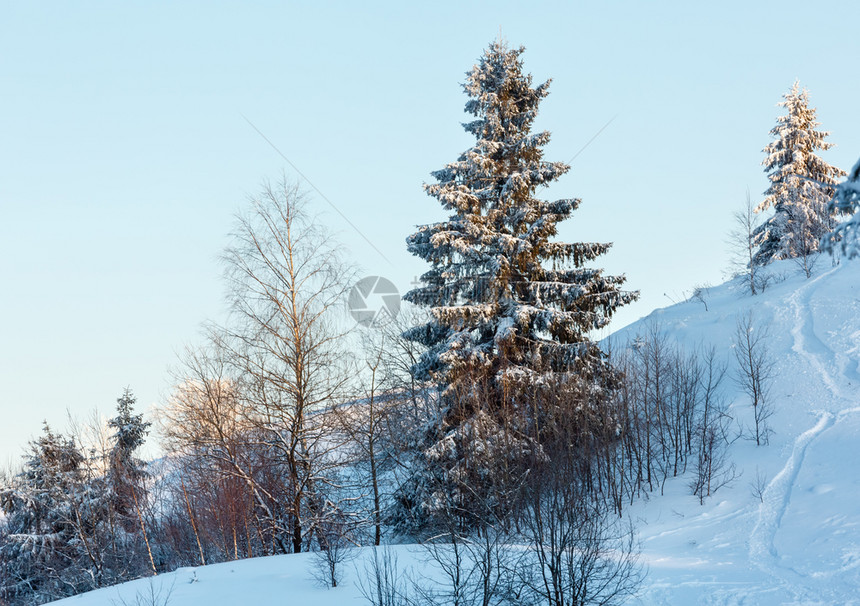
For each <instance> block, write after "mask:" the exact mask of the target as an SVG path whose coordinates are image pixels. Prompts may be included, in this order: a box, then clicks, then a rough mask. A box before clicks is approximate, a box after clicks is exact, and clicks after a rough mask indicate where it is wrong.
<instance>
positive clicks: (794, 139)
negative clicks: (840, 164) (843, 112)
mask: <svg viewBox="0 0 860 606" xmlns="http://www.w3.org/2000/svg"><path fill="white" fill-rule="evenodd" d="M778 105H779V106H780V107H784V108H786V110H787V111H786V114H785V115H783V116H779V117H778V118H777V121H776V126H774V127H773V128H772V129H771V131H770V134H771V136H772V137H773V138H774V140H773V141H771V142H770V143H768V144H767V146H765V148H764V150H763V151H764V153H765V156H766V157H765V159H764V160H763V161H762V165H763V166H764V170H765V171H766V172H768V179H769V180H770V182H771V184H770V186H769V187H768V189H767V190H766V191H765V192H764V193H765V198H764V200H763V201H762V202H761V204H759V206H758V207H757V208H756V210H757V211H759V212H761V211H763V210H766V209H768V208H770V207H772V206H775V205H776V204H777V203H779V202H780V199H781V198H782V197H784V196H785V194H786V190H788V189H789V188H794V189H799V188H801V187H803V186H804V185H805V184H807V183H808V184H809V185H811V186H814V187H818V188H819V189H821V188H824V189H826V190H827V191H826V195H828V196H832V195H833V187H832V186H834V185H835V184H836V182H837V179H838V178H839V177H841V176H843V175H845V171H843V170H841V169H839V168H836V167H835V166H831V165H830V164H828V163H827V162H825V161H824V160H822V159H821V158H820V157H819V156H818V155H817V154H816V153H815V152H816V151H817V150H828V149H830V148H831V147H833V145H834V144H833V143H831V142H829V141H825V139H826V138H827V137H828V136H830V133H829V132H828V131H820V130H817V127H819V126H821V124H820V122H818V121H817V119H816V109H815V108H814V107H810V105H809V91H808V90H807V89H806V88H801V87H800V82H799V81H795V82H794V84H793V85H792V87H791V90H789V91H788V92H787V93H786V94H785V95H783V100H782V101H780V102H779V104H778ZM804 182H806V183H804Z"/></svg>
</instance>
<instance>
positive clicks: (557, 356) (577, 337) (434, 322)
mask: <svg viewBox="0 0 860 606" xmlns="http://www.w3.org/2000/svg"><path fill="white" fill-rule="evenodd" d="M523 51H524V48H522V47H520V48H508V46H507V44H506V43H504V42H502V41H497V42H494V43H492V44H490V46H489V47H488V48H487V50H486V51H485V53H484V55H483V57H481V59H480V61H479V63H478V64H477V65H475V66H474V67H473V68H472V70H471V71H470V72H468V73H467V78H466V82H465V84H464V85H463V88H464V90H465V92H466V94H467V95H468V97H469V100H468V102H467V103H466V108H465V111H466V112H467V113H469V114H471V115H472V116H473V117H474V119H473V120H472V121H470V122H468V123H466V124H464V128H465V130H466V131H467V132H469V133H470V134H472V135H474V136H475V139H476V141H475V143H474V145H473V146H472V147H470V148H469V149H467V150H466V151H465V152H463V153H462V154H461V155H460V157H459V158H458V159H457V161H455V162H452V163H450V164H448V165H446V166H445V167H444V168H443V169H441V170H438V171H436V172H434V173H432V175H433V177H435V179H436V183H432V184H427V185H425V186H424V187H425V191H426V192H427V193H428V194H429V195H430V196H432V197H434V198H436V199H437V200H438V201H439V203H440V204H441V205H442V206H443V208H444V209H445V210H447V211H450V212H451V215H450V216H449V218H448V219H447V220H446V221H441V222H438V223H433V224H429V225H422V226H419V228H418V231H417V232H416V233H414V234H413V235H411V236H410V237H409V238H408V239H407V244H408V250H409V251H410V252H411V253H412V254H414V255H416V256H418V257H420V258H422V259H424V260H425V261H427V262H428V263H430V266H431V267H430V269H429V271H427V272H426V273H425V274H423V275H422V276H421V280H422V282H423V284H422V285H421V286H419V287H418V288H415V289H414V290H412V291H410V292H408V293H407V294H406V295H405V297H404V298H405V299H406V300H408V301H410V302H412V303H415V304H417V305H421V306H425V307H428V308H429V310H430V312H431V319H430V320H429V321H428V322H427V323H425V324H422V325H419V326H417V327H415V328H413V329H410V330H409V331H407V332H406V333H404V336H405V337H406V338H407V339H410V340H413V341H417V342H419V343H421V344H423V345H424V346H426V347H427V350H426V352H425V353H424V355H423V356H422V358H421V360H420V362H419V363H418V364H417V365H416V367H415V368H414V372H415V373H416V375H417V378H419V379H421V380H431V381H433V382H435V383H437V384H439V385H440V386H442V387H443V388H444V396H443V398H444V399H447V411H446V413H445V415H444V418H443V419H442V422H441V424H440V426H439V427H437V428H436V430H435V432H431V435H430V437H429V441H430V442H431V444H430V445H429V446H428V447H427V448H426V450H425V451H424V456H425V462H427V463H428V464H431V465H435V467H436V469H435V470H434V471H433V472H432V473H430V474H429V475H431V476H432V475H434V474H436V475H437V476H438V473H440V467H441V468H442V470H441V474H442V475H443V476H445V477H446V478H447V479H450V478H451V477H458V478H460V479H461V483H462V481H463V480H464V479H465V482H466V483H471V485H470V486H467V487H466V490H467V491H469V492H472V493H474V492H475V487H476V486H477V484H476V483H475V482H480V481H486V480H487V478H486V475H484V476H482V477H480V478H479V477H475V476H471V475H470V474H471V473H472V472H473V471H474V470H475V469H476V468H478V469H480V468H481V467H482V465H484V466H486V465H492V463H490V462H489V461H487V460H485V461H483V463H482V462H481V461H479V460H477V458H478V457H479V456H481V457H490V458H491V457H493V456H495V455H499V456H501V457H502V458H504V459H505V460H506V461H507V462H510V460H509V459H510V457H511V456H515V457H516V456H518V455H516V454H515V453H520V454H523V453H526V454H527V453H529V452H531V453H532V454H533V453H534V449H533V448H532V446H533V445H534V443H535V441H539V438H538V437H536V436H535V434H534V432H533V429H534V426H535V425H536V422H535V419H534V417H535V416H536V415H532V418H531V420H530V421H529V420H526V421H525V423H521V424H520V426H519V427H517V428H515V429H513V430H512V428H511V425H510V423H508V419H502V418H501V411H502V410H503V409H507V410H510V408H511V406H513V407H514V408H516V407H517V403H516V402H514V401H513V400H515V399H516V396H515V395H512V394H517V393H519V394H523V393H528V392H530V391H531V392H532V393H534V390H535V389H537V387H538V386H540V385H545V386H548V385H551V384H553V382H554V381H557V380H559V379H560V378H563V377H567V378H573V377H576V378H578V379H584V380H585V381H586V382H588V383H590V384H591V385H592V386H600V385H604V386H605V385H607V384H608V383H609V382H611V377H612V376H614V372H613V370H612V367H611V365H610V364H609V363H608V361H607V360H606V357H605V356H604V354H603V353H602V352H601V350H600V348H599V347H598V345H597V344H596V343H594V342H593V341H592V340H591V339H590V337H589V335H590V334H591V333H592V331H595V330H598V329H601V328H603V327H605V326H606V325H607V324H608V322H609V320H610V317H611V316H612V314H613V312H614V311H615V310H616V309H617V308H618V307H619V306H621V305H624V304H626V303H629V302H631V301H633V300H635V299H636V298H637V297H638V293H637V292H625V291H622V290H620V286H621V285H622V284H623V282H624V277H621V276H606V275H604V274H603V272H602V270H600V269H596V268H591V267H587V264H588V263H589V262H590V261H593V260H594V259H596V258H597V257H598V256H600V255H601V254H603V253H605V252H606V251H607V250H608V249H609V247H610V246H611V245H610V244H599V243H581V242H580V243H563V242H556V241H554V237H555V236H556V234H557V231H558V229H557V225H558V223H559V222H561V221H563V220H565V219H567V218H568V217H569V216H570V215H571V213H572V212H573V211H574V210H576V208H577V207H578V206H579V204H580V200H579V199H570V198H565V199H560V200H555V201H545V200H541V199H539V198H538V197H537V193H538V190H539V189H540V188H542V187H545V186H548V185H550V184H551V183H553V182H554V181H556V180H557V179H559V178H560V177H561V176H562V175H564V174H565V173H566V172H567V171H568V170H569V169H570V167H569V166H568V165H567V164H565V163H562V162H548V161H545V160H544V159H543V154H544V149H543V148H544V147H545V146H546V144H547V143H548V142H549V139H550V133H549V132H548V131H540V132H532V127H533V124H534V121H535V118H536V117H537V114H538V108H539V105H540V102H541V101H542V100H543V99H544V98H545V97H546V96H547V94H548V92H549V81H547V82H544V83H543V84H540V85H538V86H532V77H531V75H529V74H527V73H524V71H523V63H522V60H521V59H520V55H521V54H522V52H523ZM598 389H599V387H598ZM454 400H457V401H458V402H457V404H456V405H455V404H454V403H453V401H454ZM534 401H536V400H534ZM534 401H533V403H534ZM463 402H467V404H466V405H465V406H464V405H463ZM520 408H524V407H522V406H521V407H520ZM536 414H537V415H539V414H541V413H540V412H538V413H536ZM512 431H513V432H514V433H515V434H518V435H514V436H511V432H512ZM503 434H505V435H504V437H503V438H502V439H501V440H500V439H499V436H502V435H503ZM494 440H495V444H490V442H491V441H494ZM478 442H480V443H481V446H476V444H477V443H478ZM529 444H531V445H532V446H530V445H529ZM466 449H471V452H465V450H466ZM466 460H470V463H468V464H466V463H464V461H466ZM464 467H469V471H468V472H467V471H466V470H465V469H464ZM484 471H486V469H485V470H484ZM479 475H480V474H479ZM473 480H474V482H473ZM446 481H447V480H446V479H443V481H442V482H441V483H442V484H445V482H446ZM437 484H438V483H437ZM446 491H447V492H448V494H447V495H446V496H445V498H448V497H450V486H449V487H444V488H443V490H442V491H441V492H439V491H437V493H436V495H435V496H433V495H430V497H429V498H427V499H425V501H426V502H430V501H436V502H439V501H440V500H444V499H439V498H438V497H439V495H440V494H442V493H444V492H446ZM455 500H456V499H455ZM402 504H404V505H406V507H407V508H409V507H412V508H415V507H418V506H419V505H420V504H419V503H417V502H416V500H415V498H414V495H409V498H406V499H404V500H403V502H402ZM457 506H458V507H461V506H462V504H458V505H457Z"/></svg>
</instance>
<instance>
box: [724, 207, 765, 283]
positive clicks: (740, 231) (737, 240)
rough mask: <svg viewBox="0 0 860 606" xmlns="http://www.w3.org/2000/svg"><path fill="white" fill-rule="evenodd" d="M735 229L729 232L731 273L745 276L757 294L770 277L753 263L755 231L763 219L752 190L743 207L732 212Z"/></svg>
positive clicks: (756, 245) (755, 246)
mask: <svg viewBox="0 0 860 606" xmlns="http://www.w3.org/2000/svg"><path fill="white" fill-rule="evenodd" d="M732 219H733V224H734V227H733V229H732V230H731V231H730V232H729V236H728V244H729V247H730V253H731V257H730V261H729V264H730V273H731V275H732V276H744V278H745V279H746V282H747V286H748V287H749V290H750V294H752V295H756V294H758V293H760V292H762V291H763V290H765V288H767V286H768V279H767V277H766V274H765V273H764V272H762V271H760V270H761V268H760V267H759V266H758V265H756V264H755V263H753V259H754V258H755V253H756V250H757V249H758V244H756V241H755V232H756V229H758V227H759V224H760V223H761V221H760V220H759V215H757V214H756V212H755V206H753V203H752V201H751V200H750V192H749V190H747V197H746V203H745V204H744V206H743V208H741V209H739V210H737V211H735V212H734V213H733V214H732Z"/></svg>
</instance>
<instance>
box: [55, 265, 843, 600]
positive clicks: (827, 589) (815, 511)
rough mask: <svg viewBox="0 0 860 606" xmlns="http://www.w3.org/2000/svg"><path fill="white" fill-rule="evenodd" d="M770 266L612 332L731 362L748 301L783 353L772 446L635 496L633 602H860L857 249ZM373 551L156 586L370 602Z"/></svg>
mask: <svg viewBox="0 0 860 606" xmlns="http://www.w3.org/2000/svg"><path fill="white" fill-rule="evenodd" d="M769 271H771V272H772V273H773V274H774V275H777V276H784V277H785V279H784V280H783V281H781V282H778V283H775V284H773V285H772V286H770V288H768V289H767V290H766V291H765V292H764V293H763V294H761V295H759V296H756V297H751V296H750V295H749V294H748V293H746V292H745V291H744V286H743V284H742V283H740V282H737V281H735V282H729V283H726V284H723V285H721V286H717V287H713V288H711V289H709V290H708V291H707V292H705V293H704V297H703V298H704V303H703V302H701V301H699V300H691V301H687V302H684V303H680V304H678V305H674V306H672V307H669V308H666V309H662V310H658V311H656V312H654V313H653V314H651V315H650V316H649V317H648V318H644V319H643V320H641V321H639V322H637V323H636V324H633V325H631V326H629V327H627V328H625V329H624V330H622V331H620V334H617V335H614V337H613V338H614V339H615V342H616V344H618V343H620V342H621V341H623V340H627V339H632V338H634V337H635V336H636V335H637V334H646V333H647V326H648V323H650V322H658V323H659V324H660V326H661V328H662V330H663V331H664V332H665V333H666V334H667V335H668V336H669V337H670V338H671V339H674V340H677V341H679V342H681V343H683V344H684V345H686V346H689V347H695V346H697V345H714V346H715V347H716V348H717V349H718V352H720V353H721V355H723V356H725V359H726V360H727V361H728V362H729V373H730V374H732V373H733V372H734V360H733V357H732V342H733V339H734V333H735V326H736V321H737V318H738V316H739V315H741V314H744V313H747V312H748V311H750V310H751V311H752V312H753V314H754V318H755V322H756V323H757V324H758V325H759V326H763V325H765V324H766V325H768V327H769V332H770V338H769V342H768V344H769V348H770V350H771V352H772V355H773V357H774V359H775V361H776V367H777V375H776V380H775V385H774V388H773V392H772V399H773V402H774V406H775V413H774V416H773V417H772V418H771V426H772V428H773V430H774V432H775V433H774V434H773V436H772V437H771V439H770V444H769V445H767V446H760V447H756V445H755V442H752V441H749V440H739V441H737V442H735V443H734V444H733V445H732V446H731V448H730V456H731V458H732V459H733V461H734V462H735V464H736V465H737V469H738V471H739V472H740V473H742V476H741V477H740V478H738V479H737V480H736V481H735V482H734V483H733V484H732V485H731V486H727V487H724V488H722V489H720V490H719V491H718V492H717V493H716V494H715V495H714V496H713V497H711V498H709V499H708V500H707V501H706V502H705V504H704V505H699V502H698V499H697V498H695V497H693V496H692V495H691V494H690V490H689V488H688V485H687V484H688V480H689V478H677V479H674V480H670V481H669V482H668V483H667V485H666V494H665V496H662V497H661V496H659V495H653V496H652V497H651V498H650V499H647V500H642V501H640V502H638V503H636V504H635V505H634V506H633V507H631V508H630V510H629V511H630V514H631V515H632V516H633V518H634V519H635V520H636V522H637V524H638V527H639V532H640V538H641V541H642V547H643V559H644V561H645V563H646V564H647V567H648V575H647V579H646V581H645V584H644V586H643V587H642V591H641V593H640V595H639V597H638V598H636V599H633V600H631V604H643V605H645V604H647V605H654V604H669V605H678V606H684V605H688V604H727V605H730V604H762V605H770V604H840V605H842V604H860V467H858V459H860V368H858V361H860V261H843V263H842V264H841V265H839V266H836V267H833V266H831V264H830V260H829V258H822V259H820V260H819V262H818V266H817V267H816V272H815V273H814V275H813V276H812V277H811V278H810V279H806V278H805V277H804V276H803V274H802V273H800V272H799V271H798V270H797V268H796V267H795V266H794V265H793V264H792V263H791V262H780V263H776V264H774V265H772V266H771V267H770V268H769ZM705 304H707V309H706V308H705ZM725 387H726V395H727V397H728V398H729V401H731V402H732V414H733V415H734V416H735V417H736V418H737V419H738V421H739V422H740V423H741V424H743V425H744V426H746V427H749V426H750V425H751V423H752V411H751V406H750V405H749V402H748V401H747V399H746V397H745V396H743V395H742V394H741V392H740V390H739V389H738V388H737V387H736V386H735V385H734V383H733V382H731V381H730V380H729V381H726V383H725ZM756 476H759V477H763V478H764V482H763V486H764V491H763V494H762V495H761V499H760V498H759V496H756V495H754V494H753V492H754V491H753V490H752V489H751V487H750V484H751V483H754V481H755V479H756ZM396 549H397V552H398V553H399V555H400V563H401V564H407V565H408V564H409V563H410V562H414V561H415V560H414V558H416V557H419V556H418V555H416V551H415V549H414V548H410V547H397V548H396ZM367 553H368V551H367V550H362V551H361V552H360V553H359V555H358V559H357V560H356V561H355V563H348V564H346V565H345V570H346V571H347V575H346V578H345V579H344V580H343V583H342V584H341V587H338V588H337V589H323V588H320V587H319V586H318V585H316V584H314V582H313V581H312V576H313V575H312V565H313V564H312V562H313V559H312V558H313V556H311V555H308V554H299V555H288V556H278V557H273V558H260V559H255V560H245V561H240V562H230V563H225V564H217V565H214V566H208V567H201V568H197V569H182V570H179V571H177V572H175V573H171V574H166V575H161V576H159V577H158V578H157V579H156V580H155V581H153V583H154V585H152V587H153V588H155V589H158V588H160V587H161V588H164V590H165V591H166V589H167V588H169V587H171V585H172V586H173V592H172V594H171V597H170V601H169V604H170V606H186V605H191V604H206V605H207V606H222V605H226V604H269V603H278V604H296V605H304V604H313V605H314V606H328V605H332V606H334V605H340V604H361V603H362V601H361V598H360V592H359V591H358V589H357V588H356V586H355V573H354V567H355V566H356V565H357V567H358V568H359V569H362V568H363V565H362V564H361V558H363V557H366V556H367ZM419 568H421V566H420V565H419ZM149 591H150V581H149V580H146V579H142V580H139V581H134V582H132V583H126V584H125V585H122V586H119V587H116V588H108V589H102V590H99V591H96V592H91V593H89V594H85V595H82V596H77V597H74V598H70V599H68V600H64V601H62V602H60V603H61V604H68V605H69V606H73V605H77V606H108V605H112V604H123V603H125V604H135V603H141V604H144V603H150V602H149V601H147V600H146V599H144V600H143V601H141V602H137V598H138V597H145V596H146V595H148V593H149ZM156 603H158V602H156Z"/></svg>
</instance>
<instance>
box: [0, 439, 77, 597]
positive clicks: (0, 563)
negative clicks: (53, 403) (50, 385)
mask: <svg viewBox="0 0 860 606" xmlns="http://www.w3.org/2000/svg"><path fill="white" fill-rule="evenodd" d="M83 465H84V456H83V455H82V454H81V452H80V451H79V450H78V448H77V447H76V446H75V444H74V442H73V441H72V440H71V439H69V438H66V437H64V436H61V435H58V434H56V433H54V432H53V431H52V430H51V429H50V428H49V427H48V425H47V424H45V426H44V431H43V433H42V435H41V436H39V438H38V439H37V440H35V441H33V442H31V443H30V453H29V456H27V458H26V461H25V464H24V467H23V469H22V470H21V471H20V472H19V473H18V474H17V475H16V476H15V477H14V478H12V479H11V482H10V483H9V484H8V485H6V486H3V487H0V488H1V489H0V506H2V512H3V513H4V514H5V516H0V524H2V532H0V604H3V603H5V602H4V600H6V601H8V603H10V604H40V603H43V602H48V601H50V600H55V599H59V598H61V597H66V596H70V595H74V594H76V593H79V592H81V591H86V590H88V589H92V588H93V587H92V585H91V584H90V582H89V581H90V580H89V579H87V575H86V573H85V571H84V569H83V567H81V566H78V565H77V564H78V563H79V562H80V561H81V559H82V558H83V557H84V554H83V551H84V545H83V544H82V542H81V541H80V540H79V537H80V536H81V535H80V532H78V530H79V527H78V525H77V524H76V520H78V519H79V517H78V516H77V515H76V513H77V512H78V511H79V508H78V506H77V505H78V503H79V500H80V499H79V496H80V494H81V487H82V484H83Z"/></svg>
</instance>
